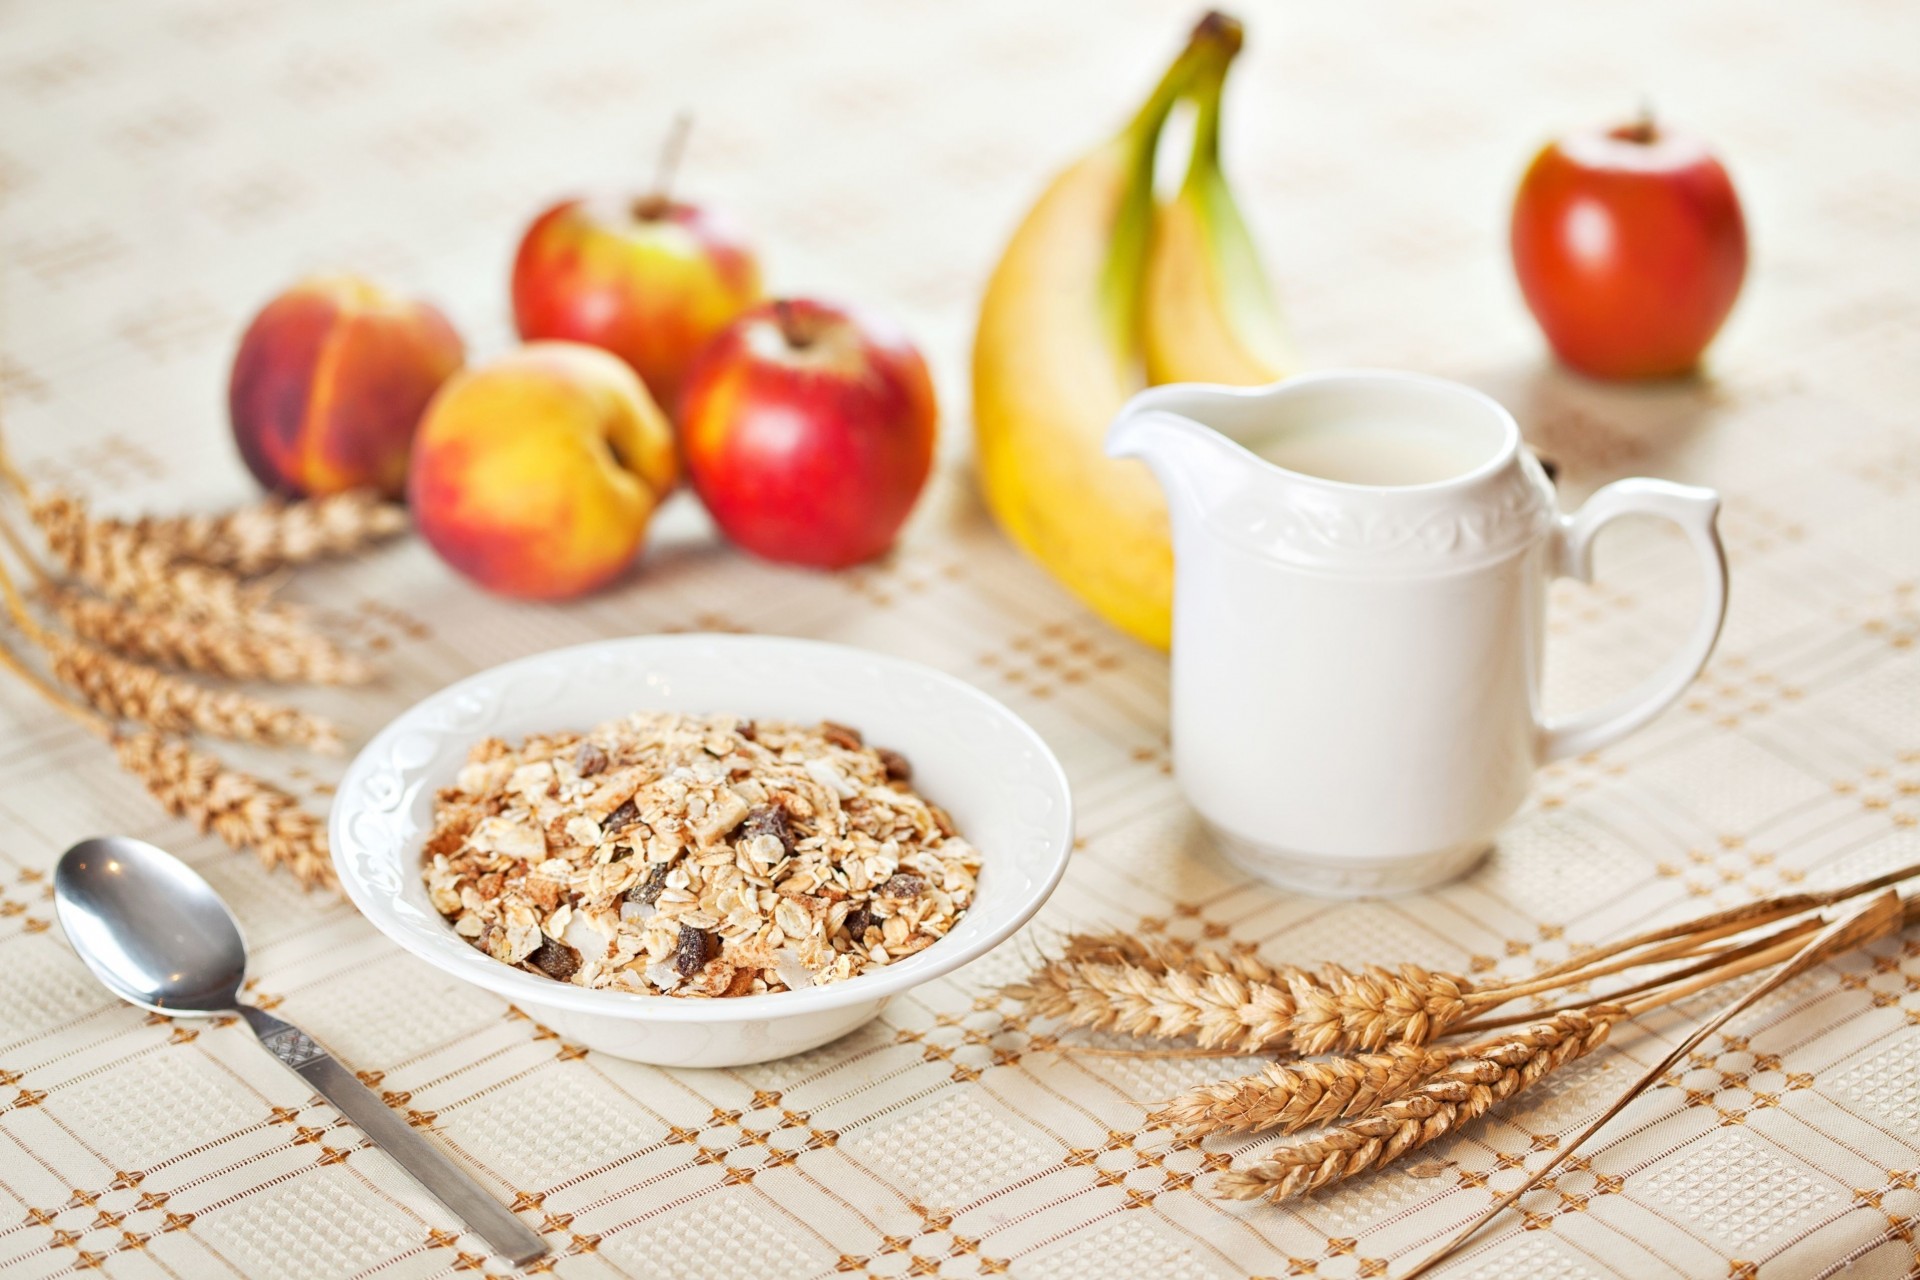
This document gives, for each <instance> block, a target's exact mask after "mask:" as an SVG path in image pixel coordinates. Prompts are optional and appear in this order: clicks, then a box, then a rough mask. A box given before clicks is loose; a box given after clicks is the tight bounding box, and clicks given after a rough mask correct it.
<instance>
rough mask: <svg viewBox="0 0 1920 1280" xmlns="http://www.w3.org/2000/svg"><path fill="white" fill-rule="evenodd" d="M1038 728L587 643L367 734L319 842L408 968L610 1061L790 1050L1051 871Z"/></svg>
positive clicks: (671, 653)
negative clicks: (502, 1001) (468, 986)
mask: <svg viewBox="0 0 1920 1280" xmlns="http://www.w3.org/2000/svg"><path fill="white" fill-rule="evenodd" d="M1072 828H1073V812H1072V800H1071V796H1070V793H1069V790H1068V787H1067V781H1066V777H1065V775H1064V774H1063V773H1062V771H1061V769H1060V765H1059V762H1058V761H1057V760H1055V759H1054V757H1053V754H1052V752H1051V751H1049V750H1048V748H1047V746H1046V743H1045V742H1044V741H1042V740H1041V738H1040V736H1039V735H1038V734H1037V733H1035V732H1034V731H1033V729H1032V728H1031V727H1029V726H1028V725H1027V724H1026V723H1025V722H1024V721H1022V720H1021V719H1020V718H1019V717H1018V716H1016V715H1014V714H1013V713H1012V712H1011V711H1009V710H1007V708H1006V707H1004V706H1002V705H1001V704H1000V703H998V702H996V701H995V700H993V699H992V698H990V697H988V696H987V695H986V694H984V693H982V692H980V691H979V690H978V689H975V688H974V687H973V686H971V685H969V684H967V683H965V682H964V681H961V680H959V679H956V678H954V677H952V676H949V675H946V674H943V673H941V672H939V671H936V670H933V669H932V668H929V667H926V666H922V665H920V664H918V663H914V662H909V661H906V660H904V659H899V658H893V657H888V656H885V655H882V654H877V653H872V652H868V651H865V650H860V649H854V648H849V647H847V646H843V645H834V644H825V643H821V642H817V641H808V640H795V639H785V638H777V637H762V636H731V635H672V636H642V637H634V638H630V639H622V640H606V641H599V642H596V643H593V644H585V645H579V646H576V647H573V648H569V649H559V650H554V651H552V652H548V653H542V654H537V655H535V656H533V657H530V658H523V659H521V660H519V661H517V662H510V663H507V664H505V665H504V666H500V667H495V668H493V669H491V670H489V671H484V672H481V673H480V674H478V675H475V676H472V677H470V678H468V679H466V680H462V681H460V682H459V683H457V684H454V685H451V686H449V687H447V688H446V689H443V690H441V691H440V692H438V693H436V694H434V695H432V696H431V697H429V698H426V699H425V700H423V701H422V702H420V703H418V704H416V705H415V706H414V707H412V708H411V709H409V710H408V711H406V712H404V713H403V714H401V715H400V716H399V717H398V718H396V719H395V720H394V721H393V722H392V723H391V724H389V725H388V726H387V727H386V728H385V729H383V730H381V731H380V733H379V734H377V735H376V736H375V737H374V738H373V739H372V740H371V741H370V742H369V743H368V744H367V746H366V748H365V749H364V750H363V751H362V752H361V753H360V754H359V756H358V757H356V758H355V760H354V761H353V763H352V765H351V766H349V768H348V770H347V772H346V775H345V777H344V778H343V779H342V780H341V783H340V787H339V790H338V793H337V795H336V797H335V800H334V805H333V812H332V817H331V822H330V826H329V835H330V838H331V841H332V848H333V858H334V863H335V865H336V867H337V868H338V870H339V873H340V880H341V883H342V885H343V887H344V888H345V889H346V891H347V894H348V896H349V897H351V898H352V900H353V902H354V904H355V905H356V906H358V907H359V909H360V911H361V912H362V913H363V914H364V915H365V916H366V917H367V918H368V919H369V920H370V921H372V922H373V924H374V925H375V926H376V927H377V928H379V929H380V930H381V931H382V932H383V933H385V934H386V935H387V936H388V937H389V938H391V939H392V940H393V941H394V942H396V943H398V944H399V945H400V946H402V947H403V948H405V949H406V950H407V951H409V952H411V953H412V954H414V955H415V956H418V957H419V958H421V959H423V960H425V961H427V962H429V963H431V964H433V965H436V966H438V967H439V968H441V969H444V970H446V971H447V972H449V973H451V974H454V975H456V976H458V977H460V978H462V979H464V980H466V981H469V982H472V983H474V984H475V985H477V986H481V987H484V988H486V989H488V990H491V991H494V992H496V993H498V994H499V995H501V996H504V997H506V998H507V999H510V1000H511V1001H513V1003H514V1004H516V1005H518V1006H519V1007H520V1008H521V1009H523V1010H525V1011H526V1012H528V1013H529V1014H531V1015H533V1016H534V1017H537V1018H539V1019H540V1020H541V1021H542V1022H544V1023H546V1024H547V1025H550V1026H552V1027H554V1028H555V1029H556V1030H557V1031H559V1032H560V1033H561V1034H562V1035H564V1036H566V1037H567V1038H569V1039H571V1040H575V1041H578V1042H579V1043H582V1044H585V1045H587V1046H589V1047H591V1048H594V1049H598V1050H601V1051H603V1052H607V1053H611V1054H614V1055H617V1056H620V1057H624V1058H631V1059H634V1060H636V1061H642V1062H651V1063H657V1064H661V1065H670V1066H735V1065H741V1064H745V1063H750V1062H760V1061H765V1060H767V1059H770V1058H777V1057H782V1056H785V1055H787V1054H791V1053H797V1052H800V1051H802V1050H805V1049H810V1048H813V1047H815V1046H817V1045H820V1044H823V1043H825V1042H827V1041H828V1040H832V1039H834V1038H836V1037H838V1036H840V1035H844V1034H845V1033H846V1032H848V1031H851V1030H853V1029H854V1028H855V1027H857V1026H859V1025H860V1024H862V1023H864V1022H866V1021H867V1020H868V1019H870V1018H872V1017H873V1016H874V1015H876V1014H877V1013H879V1012H880V1009H881V1007H882V1006H883V1005H884V1004H885V1003H886V1001H887V1000H888V999H889V998H890V997H892V996H894V995H897V994H898V993H900V992H902V991H905V990H907V989H908V988H910V987H913V986H916V985H918V984H920V983H922V982H926V981H929V980H930V979H933V978H937V977H941V976H943V975H945V974H948V973H951V972H952V971H953V970H955V969H958V968H960V967H961V966H963V965H965V964H967V963H969V962H970V961H973V960H975V959H978V958H979V957H980V956H982V955H984V954H985V953H986V952H987V951H989V950H990V949H992V948H993V947H995V946H997V945H998V944H1000V943H1001V942H1003V941H1005V940H1006V939H1007V938H1008V937H1009V936H1011V935H1012V934H1013V933H1014V932H1015V931H1017V930H1018V929H1019V928H1020V927H1021V926H1022V925H1023V924H1025V923H1026V921H1027V920H1028V919H1030V918H1031V917H1032V915H1033V914H1034V912H1036V911H1037V910H1039V908H1040V905H1041V904H1042V903H1043V902H1044V901H1045V900H1046V898H1047V895H1048V894H1050V893H1051V892H1052V891H1053V889H1054V886H1055V885H1057V884H1058V883H1059V880H1060V877H1061V875H1062V873H1063V872H1064V871H1065V869H1066V861H1067V856H1068V852H1069V850H1070V848H1071V844H1072Z"/></svg>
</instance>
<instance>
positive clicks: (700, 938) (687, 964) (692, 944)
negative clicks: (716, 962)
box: [673, 924, 720, 978]
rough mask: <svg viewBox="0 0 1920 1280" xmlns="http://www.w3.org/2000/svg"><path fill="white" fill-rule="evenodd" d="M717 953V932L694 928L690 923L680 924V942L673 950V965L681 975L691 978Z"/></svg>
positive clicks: (718, 947) (718, 939) (718, 946)
mask: <svg viewBox="0 0 1920 1280" xmlns="http://www.w3.org/2000/svg"><path fill="white" fill-rule="evenodd" d="M719 954H720V938H719V935H718V934H712V933H708V932H707V931H706V930H705V929H696V928H694V927H693V926H692V925H690V924H683V925H681V926H680V943H679V945H678V946H676V947H675V948H674V950H673V967H674V968H676V969H678V970H679V971H680V976H681V977H683V978H691V977H692V976H693V975H694V974H696V973H698V972H700V971H701V970H702V969H704V968H706V967H707V961H709V960H711V959H713V958H714V957H715V956H717V955H719Z"/></svg>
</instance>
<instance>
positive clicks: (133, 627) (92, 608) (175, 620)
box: [42, 587, 373, 684]
mask: <svg viewBox="0 0 1920 1280" xmlns="http://www.w3.org/2000/svg"><path fill="white" fill-rule="evenodd" d="M42 596H43V598H44V599H45V601H46V603H47V606H48V607H49V608H50V609H52V610H53V612H54V615H55V616H56V617H58V618H59V619H60V620H61V621H62V622H63V623H65V624H66V626H67V628H68V629H69V630H70V631H72V632H73V633H74V634H75V635H77V636H79V637H80V638H81V639H83V640H86V641H89V642H91V643H93V644H96V645H98V646H100V647H101V648H103V649H111V650H113V651H114V652H115V653H119V654H122V655H124V656H126V657H129V658H138V659H143V660H145V661H147V662H153V663H158V664H159V665H161V666H164V667H174V668H177V669H179V670H183V671H198V672H202V673H204V674H206V675H217V676H226V677H228V678H229V679H233V680H266V681H271V682H274V683H278V684H361V683H364V682H365V681H367V680H370V679H372V678H373V667H372V666H371V665H370V664H369V663H367V662H366V660H365V659H363V658H360V657H358V656H357V655H355V654H351V653H348V652H347V651H346V650H345V649H342V648H341V647H340V646H339V645H337V644H335V643H334V642H333V641H332V640H329V639H328V638H327V637H325V636H323V635H320V634H319V633H317V632H313V631H307V630H304V629H302V630H286V631H274V632H267V633H262V632H260V631H257V630H255V629H253V628H251V627H244V626H232V625H230V624H228V623H223V622H204V621H197V620H195V619H192V618H179V617H175V616H174V615H172V614H170V613H164V612H158V611H155V610H152V609H142V608H140V607H138V606H136V605H129V604H122V603H120V602H118V601H114V600H102V599H100V598H99V597H97V596H90V595H85V594H83V593H81V592H78V591H72V590H68V589H65V588H60V587H49V588H47V589H46V590H45V591H44V592H43V593H42Z"/></svg>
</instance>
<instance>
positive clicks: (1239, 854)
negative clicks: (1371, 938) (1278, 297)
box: [1107, 372, 1727, 894]
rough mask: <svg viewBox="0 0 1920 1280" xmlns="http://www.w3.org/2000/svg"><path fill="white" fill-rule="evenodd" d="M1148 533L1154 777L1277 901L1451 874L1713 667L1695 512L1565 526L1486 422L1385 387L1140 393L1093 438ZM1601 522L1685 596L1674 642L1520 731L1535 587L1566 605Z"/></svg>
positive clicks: (1410, 384)
mask: <svg viewBox="0 0 1920 1280" xmlns="http://www.w3.org/2000/svg"><path fill="white" fill-rule="evenodd" d="M1107 452H1108V453H1110V454H1112V455H1114V456H1115V457H1137V458H1141V459H1144V460H1145V461H1146V463H1147V465H1148V466H1150V467H1151V468H1152V469H1153V473H1154V475H1155V476H1156V477H1157V478H1158V479H1159V481H1160V486H1161V488H1162V489H1164V490H1165V491H1166V495H1167V505H1168V507H1169V509H1170V511H1171V514H1172V519H1173V550H1174V598H1173V757H1174V768H1175V771H1176V773H1177V774H1178V777H1179V780H1180V785H1181V787H1182V788H1183V789H1184V790H1185V792H1186V794H1187V797H1188V799H1189V800H1190V801H1191V802H1192V804H1193V807H1194V808H1195V809H1196V810H1197V811H1198V812H1199V814H1200V816H1201V818H1202V819H1204V820H1205V822H1206V824H1207V825H1208V827H1209V828H1210V829H1211V830H1212V832H1213V834H1214V835H1215V837H1216V838H1217V840H1218V841H1219V843H1220V845H1221V847H1222V848H1223V850H1224V851H1225V852H1226V853H1227V854H1228V855H1229V856H1231V857H1232V858H1234V859H1235V860H1236V861H1238V862H1240V863H1241V864H1242V865H1244V866H1245V867H1247V868H1248V869H1249V870H1251V871H1254V872H1256V873H1257V874H1259V875H1262V876H1264V877H1266V878H1267V879H1269V880H1272V881H1275V882H1277V883H1279V884H1283V885H1286V886H1288V887H1292V888H1300V889H1306V890H1311V891H1315V892H1320V893H1331V894H1356V893H1380V892H1395V891H1403V890H1410V889H1419V888H1423V887H1425V886H1428V885H1431V884H1435V883H1437V882H1439V881H1441V880H1445V879H1447V878H1448V877H1451V876H1454V875H1457V874H1459V873H1460V872H1461V871H1463V870H1465V869H1466V868H1468V867H1469V866H1471V865H1472V864H1473V863H1474V862H1475V861H1476V860H1478V859H1479V857H1480V856H1481V855H1482V854H1483V853H1484V852H1485V851H1486V850H1487V849H1488V848H1489V847H1490V844H1491V841H1492V837H1493V834H1494V832H1495V830H1496V829H1497V828H1498V827H1499V826H1500V824H1501V823H1502V822H1504V821H1506V819H1507V818H1508V817H1510V816H1511V815H1512V814H1513V812H1514V810H1515V809H1516V808H1518V807H1519V805H1520V802H1521V800H1522V799H1523V798H1524V796H1525V795H1526V791H1527V785H1528V780H1529V779H1530V778H1531V776H1532V774H1533V772H1534V770H1535V769H1536V768H1537V767H1538V766H1540V765H1541V764H1543V763H1545V762H1547V761H1549V760H1557V759H1560V758H1561V757H1563V756H1575V755H1580V754H1582V753H1585V752H1589V751H1595V750H1598V749H1599V748H1601V747H1604V746H1606V745H1607V744H1608V743H1611V742H1614V741H1615V740H1617V739H1619V738H1622V737H1624V736H1625V735H1627V734H1629V733H1632V732H1633V731H1634V730H1635V729H1638V728H1640V727H1641V726H1642V725H1644V724H1646V723H1647V722H1648V721H1649V720H1651V719H1653V718H1654V717H1655V716H1656V715H1658V714H1659V713H1660V712H1661V711H1663V710H1664V709H1665V708H1666V707H1667V706H1668V705H1669V704H1670V703H1672V702H1673V701H1674V699H1675V698H1677V697H1678V696H1679V695H1680V693H1681V691H1682V690H1683V689H1685V688H1686V686H1687V684H1688V682H1690V681H1691V680H1692V679H1693V677H1694V676H1695V675H1696V674H1698V672H1699V670H1700V668H1701V667H1702V666H1703V665H1704V664H1705V663H1706V660H1707V655H1708V654H1710V653H1711V652H1712V651H1713V645H1714V641H1715V639H1716V638H1717V637H1718V635H1719V633H1720V621H1721V618H1722V616H1723V615H1724V614H1725V612H1726V601H1727V569H1726V559H1725V557H1724V555H1723V553H1722V550H1721V546H1720V538H1719V534H1718V532H1717V531H1716V529H1715V527H1714V517H1715V515H1716V514H1717V512H1718V511H1719V507H1720V499H1719V496H1718V495H1717V494H1715V493H1714V492H1713V491H1711V490H1709V489H1696V488H1691V487H1688V486H1685V485H1677V484H1668V483H1666V482H1664V481H1660V480H1622V481H1619V482H1618V483H1615V484H1610V485H1608V486H1607V487H1606V488H1604V489H1601V490H1600V491H1599V492H1598V493H1595V494H1594V495H1593V496H1592V497H1591V498H1590V499H1588V501H1587V503H1586V505H1585V506H1583V507H1582V508H1581V509H1580V511H1579V512H1578V513H1577V514H1575V515H1572V516H1563V515H1561V514H1560V513H1559V511H1558V509H1557V508H1556V507H1555V505H1554V491H1553V485H1552V483H1551V482H1550V481H1549V480H1548V479H1547V476H1546V473H1545V472H1544V471H1542V469H1541V467H1540V464H1539V462H1538V461H1536V460H1535V459H1534V457H1533V455H1532V454H1531V453H1529V452H1528V451H1527V449H1526V448H1525V446H1524V445H1522V444H1521V441H1520V431H1519V428H1518V427H1516V426H1515V425H1514V421H1513V418H1512V416H1511V415H1510V414H1508V413H1507V411H1506V410H1505V409H1503V408H1501V407H1500V405H1498V404H1497V403H1495V402H1494V401H1493V400H1491V399H1489V398H1488V397H1487V396H1485V395H1482V394H1481V393H1480V392H1478V391H1475V390H1473V389H1472V388H1470V387H1465V386H1461V385H1459V384H1457V383H1452V382H1446V381H1442V380H1440V379H1437V378H1427V377H1421V376H1418V375H1414V374H1404V373H1376V372H1352V373H1318V374H1309V375H1306V376H1303V377H1297V378H1291V379H1288V380H1287V381H1285V382H1280V383H1276V384H1274V385H1273V386H1270V387H1256V388H1233V387H1215V386H1202V385H1174V386H1162V387H1154V388H1152V389H1151V390H1148V391H1144V392H1141V393H1140V394H1139V395H1137V396H1135V397H1134V398H1133V399H1132V400H1131V401H1130V402H1129V403H1128V404H1127V406H1126V408H1125V409H1124V410H1122V411H1121V413H1120V416H1119V417H1118V418H1116V419H1115V420H1114V423H1113V426H1112V427H1111V428H1110V429H1109V431H1108V433H1107ZM1623 515H1651V516H1659V517H1661V518H1663V519H1666V520H1670V521H1672V522H1673V523H1674V524H1676V525H1678V526H1679V527H1680V529H1681V530H1682V531H1683V532H1684V533H1685V534H1686V536H1687V541H1688V542H1689V543H1691V544H1692V546H1693V550H1694V554H1695V555H1696V556H1698V558H1699V561H1700V569H1701V572H1702V573H1703V574H1704V575H1705V578H1706V590H1705V603H1704V606H1703V608H1702V610H1701V614H1700V619H1699V622H1698V623H1697V624H1696V625H1695V627H1694V629H1693V633H1692V635H1691V637H1690V638H1689V639H1688V640H1687V642H1686V644H1685V646H1684V647H1683V648H1682V649H1681V651H1680V652H1679V653H1678V654H1676V655H1674V657H1673V658H1672V660H1671V661H1669V662H1668V663H1667V664H1666V666H1665V667H1663V668H1662V669H1660V670H1659V671H1658V672H1656V673H1655V674H1654V675H1653V676H1651V677H1650V678H1649V679H1647V680H1646V681H1645V683H1643V684H1642V685H1641V686H1640V687H1639V688H1637V689H1635V690H1633V691H1631V692H1629V693H1628V694H1627V695H1626V696H1624V697H1622V698H1620V699H1619V700H1618V701H1615V702H1611V703H1608V704H1606V705H1604V706H1601V707H1599V708H1598V709H1596V710H1592V711H1588V712H1586V713H1584V714H1582V715H1577V716H1574V717H1572V718H1571V719H1567V720H1545V719H1543V718H1542V716H1541V713H1540V678H1541V657H1542V654H1541V650H1542V641H1543V636H1544V630H1545V627H1544V622H1545V612H1546V594H1547V590H1546V589H1547V582H1548V580H1549V579H1551V578H1553V577H1555V576H1556V575H1564V576H1567V577H1572V578H1578V579H1581V580H1582V581H1584V580H1586V579H1587V576H1588V573H1589V566H1590V559H1589V554H1588V552H1589V548H1590V546H1591V545H1592V542H1593V537H1594V535H1595V534H1596V533H1597V532H1598V531H1599V530H1600V529H1601V527H1602V526H1604V525H1605V524H1606V523H1607V522H1608V521H1610V520H1613V519H1614V518H1616V517H1618V516H1623Z"/></svg>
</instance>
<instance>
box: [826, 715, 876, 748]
mask: <svg viewBox="0 0 1920 1280" xmlns="http://www.w3.org/2000/svg"><path fill="white" fill-rule="evenodd" d="M820 736H821V737H823V738H825V739H826V740H827V741H828V742H831V743H832V744H833V745H834V746H836V747H840V748H842V749H844V750H847V751H858V750H859V749H860V748H861V747H862V746H864V745H865V744H866V739H865V738H863V737H861V736H860V731H859V730H858V729H855V728H853V727H852V726H851V725H844V724H836V723H835V722H833V721H832V720H822V721H821V722H820Z"/></svg>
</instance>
